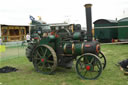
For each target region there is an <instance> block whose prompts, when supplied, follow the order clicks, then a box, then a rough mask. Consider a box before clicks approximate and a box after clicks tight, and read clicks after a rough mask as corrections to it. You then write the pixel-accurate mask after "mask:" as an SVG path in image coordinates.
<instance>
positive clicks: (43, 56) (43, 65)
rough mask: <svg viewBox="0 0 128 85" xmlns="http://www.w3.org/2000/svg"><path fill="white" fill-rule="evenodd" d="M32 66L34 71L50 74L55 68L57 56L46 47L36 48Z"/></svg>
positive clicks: (50, 48)
mask: <svg viewBox="0 0 128 85" xmlns="http://www.w3.org/2000/svg"><path fill="white" fill-rule="evenodd" d="M33 54H34V56H33V59H32V61H33V64H34V67H35V69H36V71H38V72H41V73H43V74H51V73H53V72H54V71H55V69H56V67H57V56H56V53H55V51H54V49H53V48H52V47H50V46H48V45H40V46H37V47H36V49H35V50H34V53H33Z"/></svg>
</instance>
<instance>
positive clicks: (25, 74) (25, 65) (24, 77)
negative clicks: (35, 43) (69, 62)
mask: <svg viewBox="0 0 128 85" xmlns="http://www.w3.org/2000/svg"><path fill="white" fill-rule="evenodd" d="M127 49H128V45H102V48H101V50H102V51H103V53H104V54H105V56H106V58H107V66H106V68H105V70H103V72H102V74H101V75H100V77H99V78H98V79H96V80H82V79H80V78H79V77H78V76H77V74H76V72H75V68H74V67H73V68H72V69H70V70H69V69H60V68H58V69H57V71H56V73H55V74H54V75H44V74H40V73H37V72H35V70H34V68H33V65H32V63H30V62H29V61H28V60H27V58H26V57H17V58H14V59H8V60H6V61H5V60H4V61H1V62H0V67H3V66H6V65H8V66H13V67H16V68H18V69H19V70H18V71H17V72H11V73H5V74H4V73H0V83H2V84H0V85H128V76H125V75H124V74H123V72H122V71H120V70H119V67H117V66H115V64H116V63H117V62H119V61H121V60H123V59H126V58H128V51H127Z"/></svg>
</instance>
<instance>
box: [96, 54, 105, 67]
mask: <svg viewBox="0 0 128 85" xmlns="http://www.w3.org/2000/svg"><path fill="white" fill-rule="evenodd" d="M98 57H99V58H100V60H101V63H102V67H103V69H105V67H106V62H107V61H106V57H105V56H104V54H103V53H102V52H99V55H98Z"/></svg>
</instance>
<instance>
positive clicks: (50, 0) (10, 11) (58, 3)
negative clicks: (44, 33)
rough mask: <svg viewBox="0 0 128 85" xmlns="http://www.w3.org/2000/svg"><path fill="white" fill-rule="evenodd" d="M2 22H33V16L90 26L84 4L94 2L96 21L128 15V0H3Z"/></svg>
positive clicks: (55, 21)
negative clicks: (30, 16)
mask: <svg viewBox="0 0 128 85" xmlns="http://www.w3.org/2000/svg"><path fill="white" fill-rule="evenodd" d="M0 3H1V4H0V24H13V25H15V24H16V25H17V24H19V25H20V24H24V25H26V24H29V22H30V20H29V15H32V16H34V17H35V18H37V16H41V17H42V20H43V21H45V22H47V23H59V22H60V23H61V22H64V21H68V22H69V23H80V24H81V25H82V26H83V27H86V21H85V8H84V4H87V3H92V4H93V6H92V21H93V22H94V21H95V20H97V19H101V18H105V19H116V18H118V19H120V18H122V17H124V16H128V15H127V14H128V0H1V2H0Z"/></svg>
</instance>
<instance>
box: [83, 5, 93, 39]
mask: <svg viewBox="0 0 128 85" xmlns="http://www.w3.org/2000/svg"><path fill="white" fill-rule="evenodd" d="M91 6H92V4H85V5H84V7H85V11H86V24H87V41H92V15H91Z"/></svg>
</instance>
